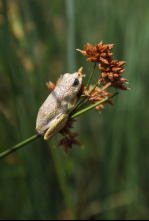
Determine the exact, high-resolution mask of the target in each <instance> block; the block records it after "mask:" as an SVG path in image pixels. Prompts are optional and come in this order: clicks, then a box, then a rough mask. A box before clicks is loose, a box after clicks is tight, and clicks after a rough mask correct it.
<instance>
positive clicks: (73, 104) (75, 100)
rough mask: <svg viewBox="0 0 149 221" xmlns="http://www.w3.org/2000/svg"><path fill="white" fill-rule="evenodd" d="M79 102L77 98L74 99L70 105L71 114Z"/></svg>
mask: <svg viewBox="0 0 149 221" xmlns="http://www.w3.org/2000/svg"><path fill="white" fill-rule="evenodd" d="M77 100H78V99H77V97H74V99H73V100H72V101H71V102H70V103H69V105H68V109H69V113H70V112H71V111H72V109H73V108H74V106H75V104H76V103H77Z"/></svg>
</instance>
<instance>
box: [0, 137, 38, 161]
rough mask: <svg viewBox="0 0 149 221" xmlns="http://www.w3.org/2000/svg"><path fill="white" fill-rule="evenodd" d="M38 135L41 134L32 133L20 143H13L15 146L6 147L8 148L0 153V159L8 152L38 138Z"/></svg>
mask: <svg viewBox="0 0 149 221" xmlns="http://www.w3.org/2000/svg"><path fill="white" fill-rule="evenodd" d="M39 137H41V136H40V135H38V134H35V135H33V136H32V137H30V138H28V139H26V140H24V141H22V142H21V143H19V144H17V145H15V146H13V147H11V148H10V149H8V150H6V151H4V152H2V153H1V154H0V159H2V158H4V157H6V156H8V155H9V154H10V153H12V152H14V151H16V150H18V149H19V148H21V147H23V146H25V145H26V144H29V143H31V142H32V141H33V140H36V139H37V138H39Z"/></svg>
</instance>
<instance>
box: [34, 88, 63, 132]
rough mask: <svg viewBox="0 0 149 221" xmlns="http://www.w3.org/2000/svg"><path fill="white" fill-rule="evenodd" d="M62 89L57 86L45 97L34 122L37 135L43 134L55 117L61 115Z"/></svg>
mask: <svg viewBox="0 0 149 221" xmlns="http://www.w3.org/2000/svg"><path fill="white" fill-rule="evenodd" d="M63 93H64V91H63V88H62V87H61V85H58V86H57V87H56V88H55V89H54V90H53V91H52V92H51V93H50V95H49V96H48V97H47V99H46V100H45V102H44V103H43V104H42V106H41V107H40V109H39V111H38V115H37V120H36V131H37V133H39V134H44V132H45V127H46V125H48V123H49V122H50V121H51V120H53V119H54V118H55V117H56V116H58V115H59V114H61V112H62V108H61V101H62V99H63Z"/></svg>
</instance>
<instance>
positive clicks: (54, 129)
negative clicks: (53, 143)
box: [44, 114, 69, 140]
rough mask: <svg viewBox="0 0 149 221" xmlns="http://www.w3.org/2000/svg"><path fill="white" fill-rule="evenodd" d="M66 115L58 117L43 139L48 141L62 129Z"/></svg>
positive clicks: (66, 118) (65, 121)
mask: <svg viewBox="0 0 149 221" xmlns="http://www.w3.org/2000/svg"><path fill="white" fill-rule="evenodd" d="M68 116H69V115H68V114H62V115H60V116H59V117H58V118H57V119H56V121H54V122H53V124H51V125H50V127H49V129H48V130H47V131H46V132H45V135H44V139H45V140H48V139H50V138H51V137H53V136H54V135H56V134H57V133H58V132H59V131H60V130H62V129H63V127H64V126H65V124H66V123H67V120H68Z"/></svg>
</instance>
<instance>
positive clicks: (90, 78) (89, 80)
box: [84, 63, 96, 91]
mask: <svg viewBox="0 0 149 221" xmlns="http://www.w3.org/2000/svg"><path fill="white" fill-rule="evenodd" d="M95 68H96V63H95V64H94V68H93V70H92V73H91V75H90V77H89V79H88V82H87V85H86V87H85V89H84V91H86V90H87V89H88V86H89V84H90V82H91V80H92V77H93V74H94V71H95Z"/></svg>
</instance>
